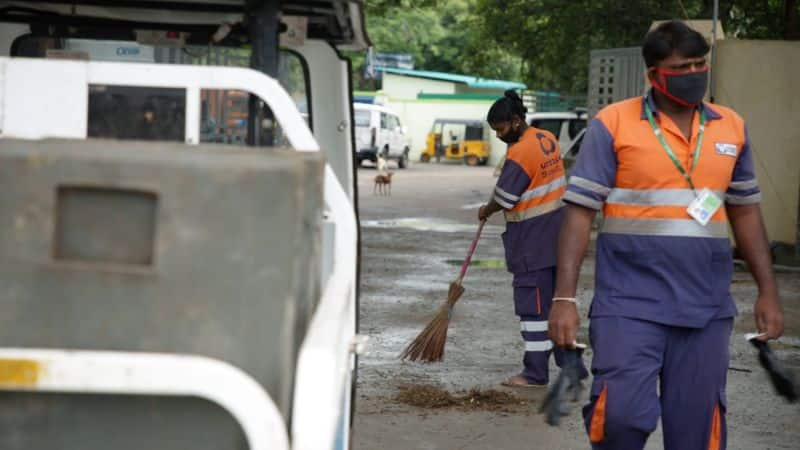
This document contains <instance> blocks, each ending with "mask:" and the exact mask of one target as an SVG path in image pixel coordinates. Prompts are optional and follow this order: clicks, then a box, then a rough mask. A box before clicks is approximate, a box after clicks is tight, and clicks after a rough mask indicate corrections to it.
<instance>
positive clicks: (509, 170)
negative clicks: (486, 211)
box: [494, 158, 531, 209]
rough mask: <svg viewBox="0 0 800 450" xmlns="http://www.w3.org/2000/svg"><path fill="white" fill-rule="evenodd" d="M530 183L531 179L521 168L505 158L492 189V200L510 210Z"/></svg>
mask: <svg viewBox="0 0 800 450" xmlns="http://www.w3.org/2000/svg"><path fill="white" fill-rule="evenodd" d="M530 183H531V177H530V176H528V174H527V173H526V172H525V170H524V169H523V168H522V166H520V165H519V163H517V162H516V161H514V160H513V159H511V158H507V159H506V162H505V164H503V170H502V172H500V177H499V178H498V179H497V185H496V186H495V188H494V200H495V201H496V202H497V203H498V204H500V206H502V207H503V208H505V209H512V208H514V206H516V204H517V203H518V202H519V199H520V197H521V196H522V194H523V193H524V192H525V190H526V189H528V185H530Z"/></svg>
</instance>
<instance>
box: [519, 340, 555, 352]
mask: <svg viewBox="0 0 800 450" xmlns="http://www.w3.org/2000/svg"><path fill="white" fill-rule="evenodd" d="M552 348H553V342H552V341H550V340H547V341H536V342H525V351H526V352H546V351H548V350H551V349H552Z"/></svg>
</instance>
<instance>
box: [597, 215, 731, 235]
mask: <svg viewBox="0 0 800 450" xmlns="http://www.w3.org/2000/svg"><path fill="white" fill-rule="evenodd" d="M601 232H603V233H618V234H637V235H644V236H685V237H702V238H727V237H728V224H727V222H716V221H715V222H709V223H708V225H706V226H702V225H700V224H699V223H697V222H696V221H695V220H693V219H628V218H619V217H606V218H605V220H604V222H603V228H602V230H601Z"/></svg>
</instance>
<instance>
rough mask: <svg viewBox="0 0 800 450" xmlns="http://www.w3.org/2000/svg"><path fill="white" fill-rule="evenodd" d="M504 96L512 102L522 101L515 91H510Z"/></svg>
mask: <svg viewBox="0 0 800 450" xmlns="http://www.w3.org/2000/svg"><path fill="white" fill-rule="evenodd" d="M504 96H505V97H508V98H510V99H511V100H522V99H521V98H519V94H517V91H515V90H513V89H508V90H507V91H506V92H505V93H504Z"/></svg>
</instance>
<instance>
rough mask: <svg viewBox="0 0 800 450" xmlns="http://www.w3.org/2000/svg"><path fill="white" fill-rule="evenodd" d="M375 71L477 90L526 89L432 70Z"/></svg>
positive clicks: (507, 82) (513, 82)
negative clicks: (460, 85) (465, 86)
mask: <svg viewBox="0 0 800 450" xmlns="http://www.w3.org/2000/svg"><path fill="white" fill-rule="evenodd" d="M375 70H378V71H381V72H384V73H391V74H395V75H405V76H408V77H416V78H427V79H429V80H437V81H448V82H451V83H458V84H465V85H467V86H469V87H471V88H476V89H499V90H506V89H525V87H526V86H525V85H524V84H522V83H517V82H516V81H507V80H492V79H489V78H480V77H472V76H469V75H460V74H455V73H446V72H434V71H430V70H412V69H398V68H394V67H376V68H375Z"/></svg>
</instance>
